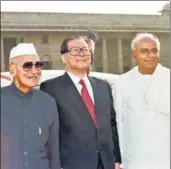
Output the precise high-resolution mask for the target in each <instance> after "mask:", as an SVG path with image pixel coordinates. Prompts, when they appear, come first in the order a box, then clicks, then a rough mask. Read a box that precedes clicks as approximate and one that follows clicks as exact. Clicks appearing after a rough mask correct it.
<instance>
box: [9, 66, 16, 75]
mask: <svg viewBox="0 0 171 169" xmlns="http://www.w3.org/2000/svg"><path fill="white" fill-rule="evenodd" d="M9 72H10V74H11V75H12V76H13V77H14V76H15V75H16V66H15V65H14V64H10V65H9Z"/></svg>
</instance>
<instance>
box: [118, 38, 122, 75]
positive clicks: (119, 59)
mask: <svg viewBox="0 0 171 169" xmlns="http://www.w3.org/2000/svg"><path fill="white" fill-rule="evenodd" d="M117 46H118V73H119V74H122V73H123V51H122V39H121V38H119V39H118V40H117Z"/></svg>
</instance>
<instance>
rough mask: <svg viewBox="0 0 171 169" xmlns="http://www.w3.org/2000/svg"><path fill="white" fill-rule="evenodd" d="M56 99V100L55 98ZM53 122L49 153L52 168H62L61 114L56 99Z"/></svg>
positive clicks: (52, 107)
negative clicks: (60, 148) (60, 145)
mask: <svg viewBox="0 0 171 169" xmlns="http://www.w3.org/2000/svg"><path fill="white" fill-rule="evenodd" d="M53 101H54V100H53ZM51 111H52V120H53V123H52V125H51V127H50V134H49V146H48V147H49V155H50V166H51V169H60V166H61V165H60V152H59V115H58V110H57V106H56V103H55V101H54V102H53V105H51Z"/></svg>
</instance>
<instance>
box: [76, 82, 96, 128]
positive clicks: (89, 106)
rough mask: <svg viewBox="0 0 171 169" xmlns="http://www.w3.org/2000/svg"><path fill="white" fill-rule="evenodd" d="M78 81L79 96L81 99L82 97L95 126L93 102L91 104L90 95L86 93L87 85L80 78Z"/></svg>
mask: <svg viewBox="0 0 171 169" xmlns="http://www.w3.org/2000/svg"><path fill="white" fill-rule="evenodd" d="M79 83H80V84H81V85H82V89H81V97H82V99H83V101H84V103H85V105H86V107H87V109H88V111H89V113H90V115H91V117H92V119H93V122H94V124H95V125H96V127H97V121H96V115H95V109H94V104H93V102H92V100H91V97H90V95H89V93H88V90H87V87H86V85H85V82H84V80H82V79H81V80H80V82H79Z"/></svg>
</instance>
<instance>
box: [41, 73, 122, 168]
mask: <svg viewBox="0 0 171 169" xmlns="http://www.w3.org/2000/svg"><path fill="white" fill-rule="evenodd" d="M89 79H90V82H91V85H92V89H93V93H94V100H95V112H96V118H97V124H98V129H96V127H95V125H94V123H93V120H92V119H91V116H90V113H89V112H88V110H87V108H86V106H85V104H84V102H83V100H82V98H81V96H80V94H79V92H78V90H77V89H76V87H75V85H74V83H73V82H72V80H71V79H70V77H69V76H68V74H67V73H65V74H64V75H62V76H60V77H57V78H55V79H51V80H48V81H46V82H44V83H42V84H41V86H40V89H41V90H43V91H44V92H46V93H48V94H49V95H51V96H52V97H54V98H55V99H56V103H57V106H58V108H59V122H60V127H59V128H60V154H61V156H60V157H61V164H62V166H61V167H62V168H64V169H96V168H97V162H98V155H99V154H100V156H101V159H102V162H103V165H104V168H105V169H114V163H115V162H121V155H120V148H119V141H118V140H119V139H118V132H117V124H116V119H115V118H116V114H115V111H114V108H113V98H112V93H111V88H110V86H109V84H108V83H107V82H105V81H102V80H99V79H97V78H92V77H91V78H89Z"/></svg>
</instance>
